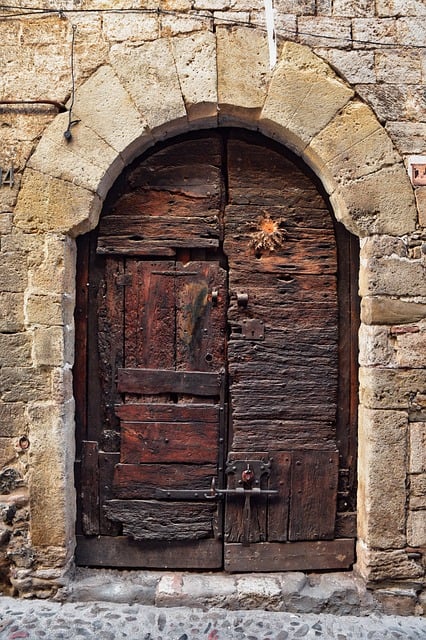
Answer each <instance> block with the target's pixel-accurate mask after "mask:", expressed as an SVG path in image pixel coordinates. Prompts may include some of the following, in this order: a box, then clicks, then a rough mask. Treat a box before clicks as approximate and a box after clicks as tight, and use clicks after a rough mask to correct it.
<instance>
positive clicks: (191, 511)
mask: <svg viewBox="0 0 426 640" xmlns="http://www.w3.org/2000/svg"><path fill="white" fill-rule="evenodd" d="M104 509H105V513H106V515H107V517H108V518H110V519H111V520H114V521H117V522H121V523H122V524H123V533H124V534H125V535H129V536H131V537H132V538H133V539H134V540H197V539H199V538H211V537H213V519H214V515H215V512H216V504H210V503H207V504H206V503H205V502H204V503H203V502H157V501H154V500H109V501H107V502H106V503H105V507H104Z"/></svg>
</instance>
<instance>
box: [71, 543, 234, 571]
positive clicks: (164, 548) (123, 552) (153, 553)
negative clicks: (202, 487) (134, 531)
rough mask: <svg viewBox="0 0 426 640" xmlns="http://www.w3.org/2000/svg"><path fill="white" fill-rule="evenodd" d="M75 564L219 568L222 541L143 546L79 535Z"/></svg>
mask: <svg viewBox="0 0 426 640" xmlns="http://www.w3.org/2000/svg"><path fill="white" fill-rule="evenodd" d="M75 562H76V564H77V565H79V566H88V567H128V568H141V569H142V568H144V569H169V570H170V568H172V567H173V568H174V569H203V570H208V569H219V568H220V567H221V566H222V541H221V540H216V539H214V538H204V539H200V540H189V541H185V540H181V541H172V542H169V541H167V540H162V541H161V542H149V541H146V542H145V541H144V542H143V543H140V542H136V541H135V540H132V539H131V538H127V537H123V536H121V537H111V536H95V537H90V538H89V537H85V536H77V548H76V552H75Z"/></svg>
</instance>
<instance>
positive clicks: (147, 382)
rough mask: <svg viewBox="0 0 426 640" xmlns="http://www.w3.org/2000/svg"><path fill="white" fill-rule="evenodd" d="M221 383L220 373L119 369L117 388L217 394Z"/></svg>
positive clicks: (144, 391)
mask: <svg viewBox="0 0 426 640" xmlns="http://www.w3.org/2000/svg"><path fill="white" fill-rule="evenodd" d="M221 384H222V375H221V374H220V373H208V372H205V371H171V370H166V369H132V368H128V369H120V370H119V371H118V390H119V391H120V392H122V393H145V394H159V393H182V394H193V395H195V396H217V395H218V394H219V391H220V388H221Z"/></svg>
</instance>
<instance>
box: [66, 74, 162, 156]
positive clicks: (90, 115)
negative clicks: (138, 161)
mask: <svg viewBox="0 0 426 640" xmlns="http://www.w3.org/2000/svg"><path fill="white" fill-rule="evenodd" d="M73 113H74V114H75V116H76V117H77V118H79V119H80V120H82V121H83V122H84V124H85V125H87V127H90V128H91V129H93V131H95V132H96V133H97V134H98V136H99V137H101V138H102V139H103V140H105V141H106V142H107V143H108V144H109V145H110V146H111V147H112V148H113V149H115V150H116V151H118V152H119V153H120V154H121V155H122V156H123V158H124V160H125V161H126V162H128V161H129V159H131V158H133V157H135V155H137V154H138V153H141V152H142V151H143V148H142V147H141V144H142V143H141V138H142V137H144V138H145V137H146V138H147V140H149V141H150V143H151V144H152V138H150V136H149V135H148V125H147V124H146V121H145V119H144V117H143V116H142V114H141V113H140V112H139V111H138V110H137V109H136V107H135V104H134V102H133V101H132V99H131V97H130V95H129V94H128V93H127V91H126V89H125V88H124V87H123V85H122V84H121V82H120V80H119V79H118V77H117V75H116V74H115V73H114V71H113V70H112V69H111V67H109V66H103V67H101V68H100V69H98V70H97V71H96V73H94V74H93V75H92V76H91V77H90V78H89V79H88V80H87V81H86V82H85V83H84V84H83V85H81V86H80V87H79V88H78V89H77V91H76V95H75V105H74V107H73ZM145 144H148V143H147V142H146V143H145Z"/></svg>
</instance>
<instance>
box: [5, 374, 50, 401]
mask: <svg viewBox="0 0 426 640" xmlns="http://www.w3.org/2000/svg"><path fill="white" fill-rule="evenodd" d="M0 387H1V389H2V393H3V395H2V398H3V400H4V402H8V403H9V402H11V403H12V402H13V403H14V402H17V403H20V402H28V401H30V400H31V401H34V400H46V399H48V398H49V397H50V374H49V372H48V371H46V370H43V369H36V368H32V367H2V368H1V369H0Z"/></svg>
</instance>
